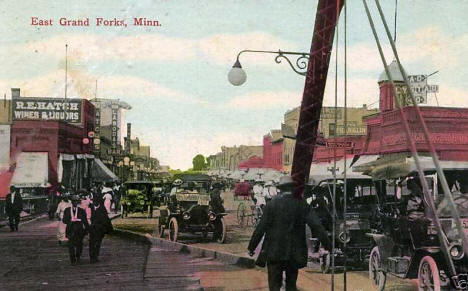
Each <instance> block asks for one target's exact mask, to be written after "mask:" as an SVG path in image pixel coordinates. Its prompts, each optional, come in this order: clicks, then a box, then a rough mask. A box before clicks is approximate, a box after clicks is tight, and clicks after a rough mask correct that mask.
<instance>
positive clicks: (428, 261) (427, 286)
mask: <svg viewBox="0 0 468 291" xmlns="http://www.w3.org/2000/svg"><path fill="white" fill-rule="evenodd" d="M418 290H419V291H441V290H444V289H442V288H441V287H440V275H439V268H438V267H437V263H436V262H435V260H434V259H433V258H432V257H431V256H425V257H424V258H422V260H421V262H420V263H419V269H418Z"/></svg>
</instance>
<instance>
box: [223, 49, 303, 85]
mask: <svg viewBox="0 0 468 291" xmlns="http://www.w3.org/2000/svg"><path fill="white" fill-rule="evenodd" d="M242 53H263V54H276V55H277V56H276V57H275V62H276V63H277V64H279V63H281V60H282V59H285V60H286V61H287V62H288V64H289V66H291V69H293V71H294V72H296V73H297V74H299V75H302V76H305V75H306V74H307V65H308V63H309V56H310V54H309V53H302V52H283V51H281V50H278V51H258V50H242V51H240V52H239V53H238V54H237V59H236V62H235V63H234V65H233V66H232V69H231V70H230V71H229V73H228V80H229V83H231V84H232V85H234V86H240V85H242V84H244V83H245V81H246V80H247V74H246V73H245V71H244V70H243V69H242V65H241V63H240V61H239V57H240V55H241V54H242ZM288 55H291V56H297V59H296V61H295V62H294V63H293V62H291V60H290V59H289V58H288V57H287V56H288Z"/></svg>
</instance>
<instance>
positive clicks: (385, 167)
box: [368, 157, 468, 291]
mask: <svg viewBox="0 0 468 291" xmlns="http://www.w3.org/2000/svg"><path fill="white" fill-rule="evenodd" d="M421 164H422V165H423V169H424V173H425V178H426V180H427V181H428V185H429V186H430V189H429V190H430V191H431V193H429V195H428V196H429V199H432V200H433V201H434V203H435V206H436V209H435V210H436V213H437V216H434V215H433V214H432V213H433V212H432V211H431V209H432V208H431V206H430V204H429V203H428V201H427V198H426V197H427V196H424V195H423V194H422V192H421V191H419V190H417V191H415V190H414V189H419V188H418V187H420V186H414V185H420V183H419V178H418V176H417V171H416V167H415V164H414V160H413V158H408V157H399V158H395V159H393V160H392V159H384V160H383V161H381V162H376V163H373V164H372V165H370V167H369V171H368V173H369V175H372V177H373V178H374V179H375V185H376V189H377V193H378V197H379V205H378V218H377V219H378V220H379V221H380V224H381V228H380V230H379V232H378V233H370V234H369V236H370V237H372V239H373V240H374V241H375V247H374V248H373V249H372V252H371V255H370V258H369V276H370V278H371V280H372V281H373V282H374V284H375V285H376V286H377V288H378V290H384V288H385V282H386V276H387V275H389V274H390V275H394V276H397V277H400V278H407V279H415V278H417V279H418V290H438V291H439V290H467V288H468V258H467V255H468V254H466V253H465V252H464V250H463V246H462V236H461V235H464V236H465V237H466V235H467V234H468V193H466V189H467V186H468V183H467V182H468V181H467V179H466V177H468V163H467V162H449V161H441V165H442V168H443V170H444V175H445V177H446V180H447V183H448V185H449V187H450V189H451V191H453V192H452V193H453V194H452V195H453V198H454V201H455V205H456V207H457V208H458V213H459V216H460V217H461V223H462V224H463V226H464V233H463V234H461V235H460V234H458V232H457V230H456V228H455V218H454V216H453V214H452V212H451V211H450V208H449V207H448V203H447V200H446V198H445V197H444V194H443V191H442V190H441V186H440V179H439V177H438V176H437V173H436V171H435V167H434V166H433V163H432V161H431V160H430V158H428V157H422V158H421ZM411 189H413V190H411ZM417 197H419V198H417ZM436 217H437V218H438V219H439V221H440V224H441V226H442V228H441V229H440V232H439V230H438V227H437V226H436V224H435V219H436ZM439 235H440V236H441V237H442V239H443V240H444V241H445V243H441V240H440V237H439ZM445 245H447V248H446V247H445Z"/></svg>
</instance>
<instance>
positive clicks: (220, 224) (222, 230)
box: [213, 217, 227, 244]
mask: <svg viewBox="0 0 468 291" xmlns="http://www.w3.org/2000/svg"><path fill="white" fill-rule="evenodd" d="M214 227H215V229H214V231H213V240H216V241H217V242H218V243H220V244H222V243H224V242H225V241H226V232H227V231H226V222H225V221H224V218H223V217H220V218H219V219H217V220H216V221H215V222H214Z"/></svg>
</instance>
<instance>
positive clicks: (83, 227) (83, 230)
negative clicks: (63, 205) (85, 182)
mask: <svg viewBox="0 0 468 291" xmlns="http://www.w3.org/2000/svg"><path fill="white" fill-rule="evenodd" d="M78 204H80V197H79V196H78V195H73V196H72V206H71V207H68V208H67V209H65V211H64V213H63V220H62V221H63V223H65V224H66V225H67V228H66V231H65V233H66V236H67V238H68V251H69V253H70V263H71V264H72V265H76V264H77V263H79V262H80V257H81V252H82V251H83V239H84V237H85V235H86V234H87V233H88V231H89V224H88V219H87V218H86V211H85V210H84V209H82V208H80V207H78Z"/></svg>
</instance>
